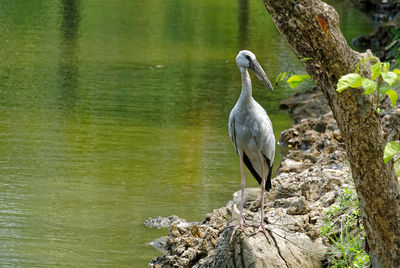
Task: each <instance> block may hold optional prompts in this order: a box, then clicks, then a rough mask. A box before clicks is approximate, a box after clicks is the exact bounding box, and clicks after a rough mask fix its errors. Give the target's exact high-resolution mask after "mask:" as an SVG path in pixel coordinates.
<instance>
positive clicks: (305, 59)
mask: <svg viewBox="0 0 400 268" xmlns="http://www.w3.org/2000/svg"><path fill="white" fill-rule="evenodd" d="M308 60H312V58H302V59H301V60H300V61H308Z"/></svg>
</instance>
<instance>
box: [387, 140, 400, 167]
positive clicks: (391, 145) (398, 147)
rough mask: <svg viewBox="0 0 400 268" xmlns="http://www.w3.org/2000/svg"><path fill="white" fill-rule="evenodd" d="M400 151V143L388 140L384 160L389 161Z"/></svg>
mask: <svg viewBox="0 0 400 268" xmlns="http://www.w3.org/2000/svg"><path fill="white" fill-rule="evenodd" d="M398 153H400V143H398V142H395V141H392V142H388V143H387V144H386V146H385V152H384V155H383V161H384V162H385V163H387V162H389V161H390V160H391V159H392V158H393V156H395V155H396V154H398ZM399 160H400V158H398V159H397V160H396V161H399Z"/></svg>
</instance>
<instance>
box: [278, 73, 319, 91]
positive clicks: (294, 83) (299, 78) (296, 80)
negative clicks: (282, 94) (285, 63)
mask: <svg viewBox="0 0 400 268" xmlns="http://www.w3.org/2000/svg"><path fill="white" fill-rule="evenodd" d="M287 76H290V77H289V78H288V79H287V80H286V83H288V84H289V87H290V88H296V87H298V86H299V85H300V84H301V83H303V82H304V81H312V80H311V77H310V76H309V75H308V74H302V75H297V74H291V73H287V72H284V73H280V74H279V75H278V76H277V78H276V79H275V84H278V83H279V82H281V81H283V80H284V79H285V78H286V77H287Z"/></svg>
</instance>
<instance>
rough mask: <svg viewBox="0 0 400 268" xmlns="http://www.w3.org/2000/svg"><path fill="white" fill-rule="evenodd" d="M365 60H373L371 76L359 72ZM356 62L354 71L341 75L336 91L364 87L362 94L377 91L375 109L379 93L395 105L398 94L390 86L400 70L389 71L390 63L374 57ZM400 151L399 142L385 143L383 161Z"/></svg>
mask: <svg viewBox="0 0 400 268" xmlns="http://www.w3.org/2000/svg"><path fill="white" fill-rule="evenodd" d="M367 60H373V61H375V64H374V65H372V66H371V77H370V78H368V77H363V76H361V75H360V74H359V73H358V72H359V68H360V64H365V62H366V61H367ZM360 64H357V67H356V69H355V71H354V73H350V74H346V75H344V76H342V77H341V78H340V79H339V81H338V83H337V87H336V91H337V92H339V93H340V92H342V91H343V90H345V89H347V88H358V87H362V88H363V89H364V93H363V94H366V95H367V94H372V93H374V92H375V91H377V103H376V110H377V111H378V112H379V99H380V96H381V94H382V95H384V94H386V95H387V96H388V97H389V99H390V102H391V104H392V106H396V104H397V99H398V95H397V92H396V91H394V90H393V89H392V87H393V86H394V85H395V84H396V83H397V82H398V80H399V79H400V70H399V69H394V70H393V71H390V64H389V63H388V62H378V61H377V60H376V59H374V58H364V59H362V61H361V62H360ZM375 80H377V82H376V81H375ZM399 153H400V144H399V143H397V142H395V141H392V142H389V143H387V144H386V146H385V151H384V156H383V161H384V162H385V163H387V162H388V161H390V160H391V159H392V158H393V156H395V155H396V154H399Z"/></svg>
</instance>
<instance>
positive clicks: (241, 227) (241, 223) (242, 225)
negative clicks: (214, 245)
mask: <svg viewBox="0 0 400 268" xmlns="http://www.w3.org/2000/svg"><path fill="white" fill-rule="evenodd" d="M248 226H250V225H247V224H245V223H243V222H240V223H238V224H237V225H234V224H233V225H228V226H225V227H224V228H223V229H222V231H224V230H226V229H228V228H233V231H232V234H231V238H230V239H229V243H231V242H232V240H233V237H234V236H235V233H236V231H237V230H241V231H242V232H244V227H248Z"/></svg>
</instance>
